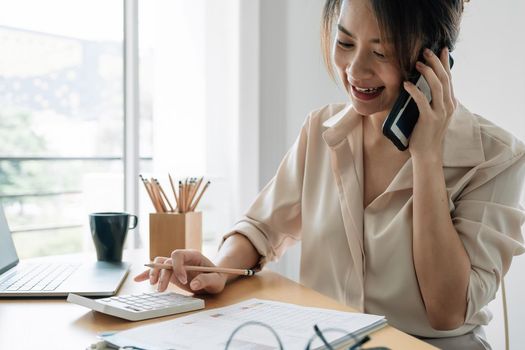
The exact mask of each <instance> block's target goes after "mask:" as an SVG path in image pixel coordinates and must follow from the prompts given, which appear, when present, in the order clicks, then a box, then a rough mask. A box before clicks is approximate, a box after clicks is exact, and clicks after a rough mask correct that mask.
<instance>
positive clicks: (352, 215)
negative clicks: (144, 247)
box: [136, 0, 525, 349]
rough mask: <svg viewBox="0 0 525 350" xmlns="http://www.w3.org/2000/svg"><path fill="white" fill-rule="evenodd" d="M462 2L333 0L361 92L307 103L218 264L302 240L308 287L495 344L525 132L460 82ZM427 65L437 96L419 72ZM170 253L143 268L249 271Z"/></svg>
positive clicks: (183, 276)
mask: <svg viewBox="0 0 525 350" xmlns="http://www.w3.org/2000/svg"><path fill="white" fill-rule="evenodd" d="M462 11H463V2H462V1H461V0H439V1H438V0H436V1H418V2H412V1H405V0H396V1H394V0H328V1H327V2H326V4H325V11H324V23H323V24H324V26H323V27H324V33H323V39H324V43H325V45H324V47H325V57H327V56H329V52H328V53H327V52H326V51H329V50H330V48H333V50H332V57H331V58H333V62H334V64H335V68H336V71H337V73H338V76H339V78H340V79H341V82H342V84H343V86H344V87H345V89H346V91H347V92H348V95H349V97H350V100H351V103H349V104H347V105H328V106H325V107H323V108H321V109H319V110H317V111H314V112H312V113H311V114H310V115H309V116H308V117H307V119H306V121H305V123H304V125H303V128H302V130H301V133H300V135H299V137H298V139H297V140H296V142H295V144H294V145H293V146H292V148H291V149H290V150H289V152H288V153H287V155H286V156H285V157H284V159H283V161H282V163H281V165H280V167H279V169H278V170H277V173H276V175H275V177H274V178H273V179H272V180H271V181H270V182H269V183H268V185H267V186H266V187H265V188H264V189H263V190H262V191H261V193H260V194H259V195H258V197H257V198H256V200H255V202H254V203H253V204H252V206H251V207H250V208H249V210H248V211H247V213H246V216H245V217H244V218H243V219H242V220H240V221H239V222H238V223H237V224H236V225H235V227H234V229H233V230H232V231H231V232H230V233H228V234H226V235H225V236H224V241H223V244H222V246H221V248H220V250H219V254H218V257H217V259H216V260H215V265H220V266H225V267H236V268H253V267H254V266H258V267H261V266H263V265H264V264H265V263H266V262H267V261H270V260H275V259H277V258H278V257H279V256H281V255H282V254H283V253H284V252H285V250H286V248H287V247H289V246H290V245H292V244H294V243H296V242H297V241H299V240H301V244H302V253H301V254H302V256H301V282H302V283H303V284H305V285H306V286H309V287H312V288H314V289H316V290H318V291H320V292H322V293H324V294H326V295H328V296H331V297H333V298H335V299H337V300H339V301H341V302H343V303H346V304H348V305H350V306H352V307H354V308H356V309H358V310H361V311H364V312H368V313H375V314H382V315H386V317H387V319H388V321H389V323H390V324H391V325H393V326H395V327H397V328H399V329H401V330H403V331H405V332H408V333H410V334H413V335H416V336H418V337H420V338H422V339H425V340H426V341H428V342H430V343H432V344H434V345H437V346H439V347H441V348H445V349H456V348H457V349H487V348H490V346H489V345H488V344H487V343H486V341H485V340H484V335H483V331H482V329H481V326H482V325H485V324H487V323H488V322H489V321H490V318H491V316H490V313H489V311H488V310H487V308H486V305H487V304H488V303H489V302H490V301H491V300H492V299H493V298H494V296H495V293H496V291H497V288H498V286H499V283H500V280H501V277H502V276H503V275H504V274H505V272H506V271H507V270H508V268H509V266H510V263H511V259H512V257H513V256H514V255H517V254H521V253H523V252H524V251H525V248H524V246H523V244H522V243H521V242H523V238H522V235H521V224H522V222H523V220H524V218H525V214H524V212H523V211H521V210H520V209H519V200H520V192H521V188H522V186H523V179H524V177H525V146H524V145H523V144H522V143H520V142H518V141H517V140H516V139H514V138H513V137H512V136H511V135H510V134H509V133H507V132H505V131H503V130H502V129H500V128H498V127H496V126H495V125H493V124H491V123H490V122H488V121H487V120H485V119H483V118H481V117H479V116H476V115H473V114H472V113H470V112H469V111H467V110H466V109H465V108H464V107H463V106H462V105H461V104H459V103H458V102H457V101H456V99H455V97H454V93H453V88H452V84H451V72H450V63H449V60H448V57H449V49H451V48H453V46H454V43H455V41H456V38H457V35H458V32H459V23H460V18H461V14H462ZM335 23H336V24H337V32H336V33H335V40H334V43H333V44H332V43H331V38H332V33H331V30H332V27H333V24H335ZM430 46H432V47H439V48H442V49H441V50H439V52H438V53H437V55H436V54H434V53H433V52H432V51H431V50H428V48H429V47H430ZM420 52H423V57H424V60H422V61H418V57H421V56H420ZM416 61H417V63H416ZM327 62H328V63H329V64H328V66H329V69H330V71H332V64H331V60H330V58H328V59H327ZM413 67H415V69H416V70H417V71H418V72H419V73H421V74H422V75H423V76H424V77H425V79H426V81H427V82H428V85H429V86H430V89H431V94H432V102H431V103H429V102H427V99H426V98H425V97H424V95H423V93H422V92H421V91H419V90H418V89H417V88H416V87H415V86H414V85H413V84H411V83H408V82H407V78H408V76H409V72H410V70H411V69H412V68H413ZM403 88H404V89H405V90H406V91H407V92H408V93H409V94H410V95H411V96H412V97H413V99H414V100H415V101H416V103H417V106H418V109H419V111H420V116H419V120H418V122H417V124H416V126H415V128H414V131H413V133H412V136H411V138H410V143H409V148H408V150H406V151H404V152H401V151H399V150H398V149H397V148H396V147H395V146H394V145H393V144H392V143H391V142H390V140H388V139H387V138H385V137H384V136H383V134H382V130H381V128H382V124H383V122H384V120H385V118H386V116H387V115H388V112H389V111H390V109H391V108H392V106H393V105H394V102H395V101H396V98H397V97H398V95H399V92H400V89H403ZM156 261H157V262H164V263H172V264H173V266H174V269H173V273H172V272H171V271H168V270H162V271H160V274H159V270H156V269H154V270H152V271H151V272H148V271H145V272H144V273H142V274H141V275H139V276H137V277H136V280H138V281H141V280H146V279H148V278H149V280H150V282H151V283H157V282H158V283H159V286H158V288H159V290H161V291H162V290H165V289H166V287H167V285H168V283H169V282H172V283H174V284H176V285H178V286H179V287H181V288H184V289H186V290H190V291H194V292H198V293H199V292H208V293H219V292H221V291H222V290H223V288H224V286H225V284H226V282H227V281H228V280H229V279H231V278H233V277H232V276H226V275H222V274H217V273H212V274H198V273H194V272H186V271H185V270H184V265H204V266H213V265H214V263H212V262H211V261H210V260H208V259H207V258H206V257H204V256H202V255H201V254H199V253H197V252H193V251H184V250H178V251H174V252H173V254H172V256H171V257H170V258H162V257H159V258H157V259H156Z"/></svg>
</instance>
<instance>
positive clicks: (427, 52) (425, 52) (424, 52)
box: [423, 48, 432, 57]
mask: <svg viewBox="0 0 525 350" xmlns="http://www.w3.org/2000/svg"><path fill="white" fill-rule="evenodd" d="M423 54H424V55H425V56H427V57H429V56H430V55H431V54H432V51H430V49H429V48H426V49H425V50H424V51H423Z"/></svg>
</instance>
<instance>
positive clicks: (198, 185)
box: [189, 177, 204, 208]
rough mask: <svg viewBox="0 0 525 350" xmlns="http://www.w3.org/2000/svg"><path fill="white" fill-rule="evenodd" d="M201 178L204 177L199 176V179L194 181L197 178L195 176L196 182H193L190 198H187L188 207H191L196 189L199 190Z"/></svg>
mask: <svg viewBox="0 0 525 350" xmlns="http://www.w3.org/2000/svg"><path fill="white" fill-rule="evenodd" d="M203 179H204V177H201V178H200V179H199V181H196V180H197V178H195V181H196V184H195V182H194V186H193V188H192V191H191V194H190V200H189V202H190V204H189V207H190V208H192V207H193V200H194V199H195V195H196V194H197V191H198V190H199V187H200V186H201V182H202V180H203Z"/></svg>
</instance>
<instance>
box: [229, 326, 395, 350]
mask: <svg viewBox="0 0 525 350" xmlns="http://www.w3.org/2000/svg"><path fill="white" fill-rule="evenodd" d="M247 326H258V327H264V328H266V329H268V330H269V331H270V332H271V333H272V334H273V336H274V337H275V339H276V341H277V344H278V345H279V350H284V346H283V343H282V341H281V338H280V337H279V335H278V334H277V332H276V331H275V330H274V329H273V328H272V327H271V326H270V325H268V324H266V323H264V322H258V321H248V322H244V323H243V324H241V325H239V326H238V327H237V328H235V329H234V330H233V332H232V333H231V334H230V337H229V338H228V340H227V341H226V345H225V347H224V349H225V350H228V349H229V347H230V344H231V343H232V341H233V340H234V337H235V335H236V334H237V333H238V332H239V331H240V330H241V329H242V328H244V327H247ZM330 332H338V333H342V334H344V336H343V337H341V338H340V339H339V340H338V343H339V344H346V343H348V341H352V345H351V346H350V347H348V348H346V349H347V350H390V349H388V348H386V347H372V348H366V349H364V348H362V345H363V344H365V343H366V342H368V341H369V340H370V337H369V336H368V335H365V336H363V337H358V336H356V335H355V334H353V333H351V332H348V331H346V330H344V329H341V328H326V329H323V330H321V329H320V328H319V327H318V326H317V325H314V334H313V335H312V336H311V337H310V339H309V340H308V343H307V344H306V346H305V350H310V349H311V348H312V346H315V348H318V347H319V345H322V346H323V348H325V349H328V350H335V349H334V346H337V347H338V348H339V345H331V344H330V343H329V342H328V341H327V340H326V336H325V334H327V333H330ZM317 339H319V340H321V344H318V345H314V342H315V341H316V340H317Z"/></svg>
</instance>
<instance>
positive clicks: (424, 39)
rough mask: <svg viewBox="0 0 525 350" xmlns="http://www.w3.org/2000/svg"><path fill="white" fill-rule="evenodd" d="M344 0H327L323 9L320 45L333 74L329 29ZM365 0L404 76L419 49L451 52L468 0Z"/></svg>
mask: <svg viewBox="0 0 525 350" xmlns="http://www.w3.org/2000/svg"><path fill="white" fill-rule="evenodd" d="M343 1H344V0H326V2H325V5H324V10H323V18H322V26H321V45H322V49H323V56H324V61H325V64H326V66H327V68H328V72H329V73H330V76H332V77H333V76H334V74H333V65H332V59H331V55H330V53H331V48H332V29H333V25H334V23H335V21H337V18H338V17H339V13H340V11H341V6H342V3H343ZM346 1H352V0H346ZM368 1H369V2H370V8H371V10H372V12H373V13H374V15H375V17H376V18H377V21H378V24H379V30H380V36H381V41H383V42H390V43H392V45H393V47H394V52H393V54H394V58H395V60H396V61H397V63H398V65H399V67H400V69H401V74H402V76H403V78H404V79H407V78H408V73H409V72H410V70H411V68H412V67H414V65H415V63H416V61H417V58H418V55H419V51H420V50H421V49H422V48H424V47H429V48H432V49H441V48H443V47H448V48H449V49H450V50H451V51H452V49H453V48H454V44H455V43H456V40H457V37H458V33H459V24H460V21H461V15H462V13H463V3H464V2H467V1H468V0H368ZM436 46H437V47H436Z"/></svg>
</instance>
